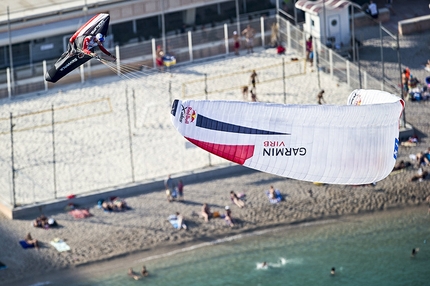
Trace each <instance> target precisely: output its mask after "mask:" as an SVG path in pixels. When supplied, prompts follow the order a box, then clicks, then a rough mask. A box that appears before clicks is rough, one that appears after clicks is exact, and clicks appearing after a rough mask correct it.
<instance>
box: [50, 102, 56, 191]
mask: <svg viewBox="0 0 430 286" xmlns="http://www.w3.org/2000/svg"><path fill="white" fill-rule="evenodd" d="M51 110H52V121H51V122H52V123H51V124H52V165H53V169H54V174H53V175H54V198H57V170H56V166H55V163H56V162H55V128H54V126H55V120H54V105H53V104H52V105H51Z"/></svg>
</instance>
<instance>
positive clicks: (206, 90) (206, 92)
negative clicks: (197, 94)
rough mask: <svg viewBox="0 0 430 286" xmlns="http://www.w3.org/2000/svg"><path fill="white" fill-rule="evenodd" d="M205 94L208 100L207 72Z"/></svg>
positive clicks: (206, 75)
mask: <svg viewBox="0 0 430 286" xmlns="http://www.w3.org/2000/svg"><path fill="white" fill-rule="evenodd" d="M205 96H206V100H208V74H207V73H205Z"/></svg>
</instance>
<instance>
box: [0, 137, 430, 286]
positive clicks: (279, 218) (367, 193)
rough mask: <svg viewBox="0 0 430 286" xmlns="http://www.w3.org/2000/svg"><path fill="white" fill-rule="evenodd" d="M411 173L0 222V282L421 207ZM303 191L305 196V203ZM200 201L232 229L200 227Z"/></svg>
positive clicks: (244, 183) (192, 188) (230, 181)
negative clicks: (60, 248) (40, 221)
mask: <svg viewBox="0 0 430 286" xmlns="http://www.w3.org/2000/svg"><path fill="white" fill-rule="evenodd" d="M413 148H415V149H418V150H419V149H421V148H423V147H422V146H416V147H412V149H410V148H408V149H404V148H401V149H400V152H399V160H401V159H406V158H407V156H408V154H409V153H410V152H412V150H413ZM415 174H416V168H411V169H407V170H403V171H402V172H397V173H392V175H389V176H388V177H387V178H386V179H384V180H382V181H380V182H378V183H377V184H376V186H374V185H366V186H344V185H322V186H319V185H315V184H312V183H309V182H303V181H297V180H291V179H286V178H282V177H278V176H274V175H270V174H266V173H261V172H249V173H246V174H241V175H231V176H230V177H224V178H216V179H212V180H208V181H205V182H197V183H193V182H184V183H185V188H184V196H185V201H184V202H176V201H174V202H168V201H167V199H166V194H165V191H164V190H154V191H152V192H147V193H143V194H140V195H137V196H133V197H126V198H125V200H126V201H127V203H128V205H130V206H131V210H127V211H125V212H120V213H105V212H103V211H102V210H100V209H98V208H97V206H96V204H97V202H96V201H95V202H94V205H92V206H91V207H90V208H89V210H90V213H92V214H93V216H92V217H89V218H86V219H79V220H76V219H73V218H72V217H71V216H70V215H69V214H68V213H67V212H59V213H55V214H54V218H55V219H56V220H57V222H58V223H59V224H60V227H59V228H52V229H49V230H45V229H40V228H33V227H31V226H30V222H31V219H27V220H13V221H10V220H7V219H5V218H0V229H1V230H2V233H3V234H4V239H2V240H0V247H1V248H2V250H3V254H2V257H0V258H1V259H0V261H1V262H3V263H5V264H6V265H7V266H8V269H6V270H2V271H1V272H0V275H1V278H2V280H3V281H4V282H5V283H10V284H11V285H29V284H31V283H28V282H31V281H35V280H34V278H38V277H41V278H42V281H46V278H47V276H51V275H52V274H53V273H54V274H53V276H54V278H55V277H56V276H57V274H55V273H56V272H57V273H58V276H60V277H61V279H64V276H67V275H70V276H72V277H76V276H77V275H83V276H82V277H83V279H85V277H90V276H94V274H95V273H96V272H98V271H99V269H105V268H107V267H108V266H106V265H109V264H113V265H116V266H117V265H118V261H127V262H128V263H131V264H135V263H140V262H139V261H141V262H143V261H148V260H145V259H150V258H145V257H153V256H156V255H166V253H169V252H172V251H176V252H180V251H181V250H180V249H183V248H187V247H191V248H193V247H196V245H199V244H203V245H204V246H205V245H211V243H212V244H213V242H214V241H216V240H217V239H218V240H223V239H226V238H228V239H231V237H245V236H247V235H252V234H253V233H256V232H257V233H258V232H259V231H263V232H266V231H273V229H276V228H285V227H290V228H294V227H303V226H307V225H315V224H320V223H324V222H325V221H334V222H335V221H339V220H344V219H348V218H350V217H357V216H363V215H369V216H372V214H375V213H380V212H383V211H391V210H399V211H402V210H404V209H407V208H413V207H423V205H424V203H425V198H426V197H427V196H428V195H430V184H429V181H428V180H427V181H423V182H410V181H409V179H410V178H411V177H412V176H413V175H415ZM270 185H274V186H275V187H276V188H278V189H279V190H281V193H282V194H283V195H284V197H285V199H286V200H285V201H282V202H280V203H278V204H274V205H273V204H270V202H269V201H268V198H267V196H266V194H265V192H264V190H267V189H268V188H269V187H270ZM230 190H235V191H236V192H237V193H240V192H244V193H245V194H246V206H245V208H243V209H240V208H238V207H237V206H235V205H234V204H232V202H231V201H230ZM309 190H312V194H313V195H312V196H310V194H309ZM205 202H207V203H208V204H209V205H210V206H211V210H212V211H220V212H221V213H223V209H224V206H225V205H230V206H231V209H232V215H233V218H234V219H236V226H235V227H233V228H231V227H229V226H228V225H227V224H226V223H225V221H224V219H212V220H210V221H209V222H208V223H205V222H204V220H203V219H202V218H201V217H200V216H199V215H198V214H199V213H200V209H201V206H202V204H203V203H205ZM176 211H179V212H180V213H181V214H183V216H184V218H185V222H186V223H187V225H188V229H187V230H176V229H174V228H173V227H172V226H171V224H170V223H169V222H168V221H167V218H168V216H169V215H170V214H172V213H175V212H176ZM29 231H30V232H31V234H32V236H33V237H34V238H36V239H38V240H39V241H40V242H41V243H42V247H41V249H40V250H39V251H36V250H34V249H30V250H23V249H21V247H20V246H19V244H18V243H17V242H18V240H19V239H22V237H23V236H24V235H25V234H26V233H27V232H29ZM55 237H59V238H62V239H64V240H65V241H66V242H67V244H68V245H69V246H70V247H71V250H70V251H68V252H63V253H58V252H57V251H56V250H55V249H54V248H52V247H51V246H50V245H49V241H50V240H52V239H53V238H55ZM229 237H230V238H229ZM156 257H160V256H156ZM123 259H124V260H123ZM151 259H152V258H151ZM121 265H124V264H123V263H121ZM109 267H110V266H109ZM86 269H88V270H86ZM91 270H92V271H93V272H91ZM88 271H90V273H88ZM78 273H79V274H78ZM85 275H90V276H85Z"/></svg>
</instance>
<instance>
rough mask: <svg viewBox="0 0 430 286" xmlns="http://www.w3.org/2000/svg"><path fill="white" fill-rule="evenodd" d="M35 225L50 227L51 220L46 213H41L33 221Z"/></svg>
mask: <svg viewBox="0 0 430 286" xmlns="http://www.w3.org/2000/svg"><path fill="white" fill-rule="evenodd" d="M33 226H34V227H43V228H45V227H49V221H48V218H47V217H46V216H44V215H41V216H39V217H37V218H36V219H35V220H34V221H33Z"/></svg>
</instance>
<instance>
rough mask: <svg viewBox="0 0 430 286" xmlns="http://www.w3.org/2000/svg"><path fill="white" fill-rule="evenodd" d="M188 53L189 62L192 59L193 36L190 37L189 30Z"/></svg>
mask: <svg viewBox="0 0 430 286" xmlns="http://www.w3.org/2000/svg"><path fill="white" fill-rule="evenodd" d="M188 53H189V55H190V62H192V61H193V38H192V37H191V31H188Z"/></svg>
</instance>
